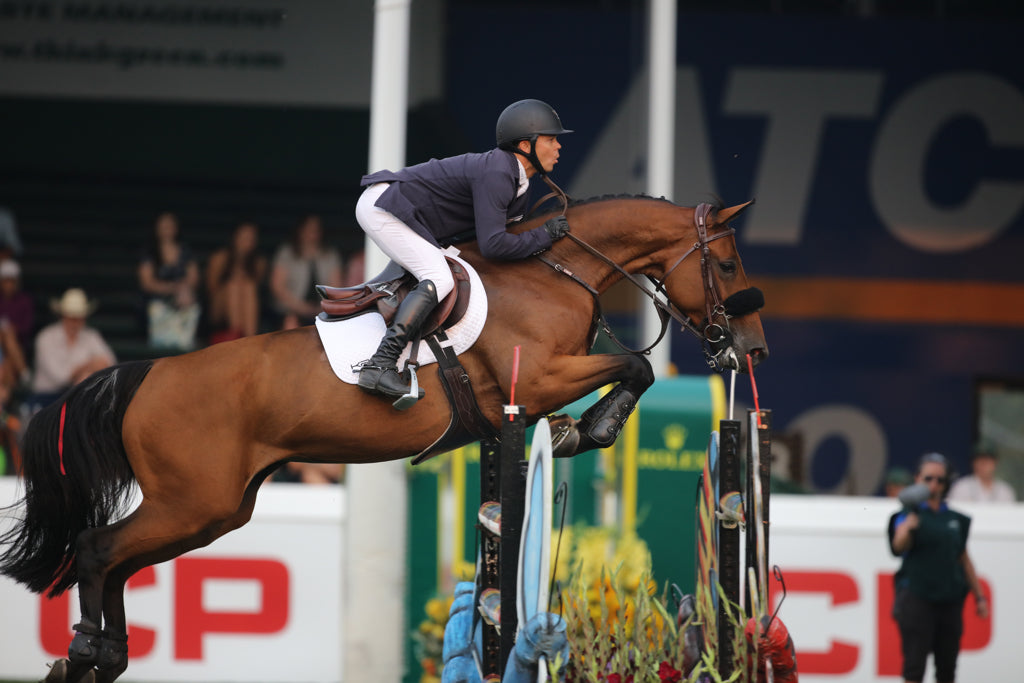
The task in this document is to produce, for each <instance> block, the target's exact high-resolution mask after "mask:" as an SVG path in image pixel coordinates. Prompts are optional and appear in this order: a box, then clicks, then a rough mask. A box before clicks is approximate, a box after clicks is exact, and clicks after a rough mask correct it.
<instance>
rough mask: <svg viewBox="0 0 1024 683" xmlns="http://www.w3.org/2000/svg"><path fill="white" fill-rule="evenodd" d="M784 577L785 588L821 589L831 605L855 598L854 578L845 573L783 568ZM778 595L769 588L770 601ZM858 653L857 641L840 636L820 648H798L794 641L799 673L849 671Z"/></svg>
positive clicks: (792, 591) (798, 591) (856, 598)
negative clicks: (845, 640) (770, 592)
mask: <svg viewBox="0 0 1024 683" xmlns="http://www.w3.org/2000/svg"><path fill="white" fill-rule="evenodd" d="M785 578H786V590H787V591H788V592H790V593H825V594H827V595H828V596H829V598H830V600H831V604H832V607H835V606H836V605H843V604H846V603H849V602H856V601H857V600H858V598H859V591H858V590H857V581H856V580H855V579H854V578H853V577H852V576H850V575H849V574H844V573H841V572H794V571H787V572H786V573H785ZM778 597H779V595H778V593H775V592H773V595H772V601H773V603H774V602H775V601H776V600H777V598H778ZM772 609H774V606H773V607H772ZM859 653H860V648H859V647H857V645H855V644H853V643H847V642H844V641H841V640H832V641H831V642H830V643H829V649H828V650H825V651H824V652H814V651H808V650H801V649H800V643H796V661H797V665H798V666H799V667H800V673H801V674H844V673H849V672H850V671H853V670H854V668H855V667H856V666H857V658H858V656H859Z"/></svg>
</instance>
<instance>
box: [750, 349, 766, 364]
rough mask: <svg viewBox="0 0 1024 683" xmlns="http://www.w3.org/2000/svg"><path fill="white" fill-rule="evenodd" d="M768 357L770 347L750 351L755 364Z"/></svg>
mask: <svg viewBox="0 0 1024 683" xmlns="http://www.w3.org/2000/svg"><path fill="white" fill-rule="evenodd" d="M766 358H768V349H766V348H756V349H751V351H750V360H751V362H752V363H753V364H754V365H758V364H759V363H761V362H762V361H764V360H765V359H766Z"/></svg>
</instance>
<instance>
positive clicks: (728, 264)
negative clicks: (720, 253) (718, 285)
mask: <svg viewBox="0 0 1024 683" xmlns="http://www.w3.org/2000/svg"><path fill="white" fill-rule="evenodd" d="M718 267H719V268H720V269H721V270H722V272H723V273H725V274H726V275H732V274H733V273H735V272H736V262H735V261H722V262H720V263H719V264H718Z"/></svg>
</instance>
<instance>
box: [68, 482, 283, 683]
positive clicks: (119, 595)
mask: <svg viewBox="0 0 1024 683" xmlns="http://www.w3.org/2000/svg"><path fill="white" fill-rule="evenodd" d="M265 474H266V473H261V474H260V475H258V476H257V477H255V478H254V479H253V480H252V481H251V482H250V483H249V485H248V487H247V488H246V490H245V492H244V494H243V495H242V498H241V503H240V504H239V506H238V507H237V508H236V509H235V510H234V511H233V512H231V513H227V511H226V510H225V514H224V515H223V516H221V515H217V516H211V517H207V518H206V519H207V522H206V523H205V525H200V526H198V527H197V526H192V527H191V528H192V529H193V530H194V531H192V532H191V533H188V532H186V533H184V534H181V532H180V531H179V533H178V534H174V533H172V532H171V531H170V530H168V529H167V527H166V526H164V524H165V522H164V520H173V523H174V524H176V525H177V524H180V523H181V522H182V520H181V518H180V516H176V515H175V514H174V512H173V511H169V510H164V511H163V512H162V513H156V512H154V510H153V508H151V507H150V506H147V505H146V503H145V502H144V503H143V506H140V508H139V510H136V512H135V513H133V515H132V516H131V517H129V518H128V519H130V520H132V522H133V525H132V528H131V529H127V528H126V529H125V530H123V531H122V532H121V534H120V537H119V538H118V540H117V544H118V545H122V546H126V547H131V548H132V549H133V550H134V552H133V553H132V555H130V556H129V557H126V558H124V559H122V560H121V561H119V562H116V563H115V564H113V566H110V567H109V568H108V570H107V571H106V579H105V581H104V582H103V589H102V613H103V630H102V632H101V638H100V644H99V652H98V656H97V657H96V658H95V661H94V665H95V677H96V683H113V681H114V680H115V679H117V678H118V676H120V675H121V674H122V673H124V671H125V670H126V669H127V668H128V646H127V642H128V625H127V618H126V615H125V609H124V587H125V583H126V582H127V581H128V579H129V578H130V577H131V576H132V574H134V573H135V572H137V571H138V570H139V569H142V568H143V567H147V566H150V565H153V564H157V563H159V562H164V561H167V560H169V559H172V558H175V557H178V556H180V555H182V554H184V553H186V552H188V551H189V550H193V549H195V548H199V547H202V546H204V545H208V544H210V543H212V542H213V541H214V540H215V539H217V538H219V537H221V536H223V535H224V534H226V533H228V532H229V531H232V530H234V529H237V528H239V527H240V526H242V525H244V524H245V523H246V522H248V521H249V519H250V518H251V517H252V511H253V508H254V507H255V505H256V494H257V493H258V491H259V487H260V484H262V482H263V479H264V476H265ZM144 508H145V509H144ZM179 515H180V511H179ZM128 519H126V520H124V522H127V521H128ZM151 520H155V521H151ZM124 522H119V523H118V525H114V526H115V527H116V526H120V525H121V524H124ZM155 524H159V525H161V526H160V527H159V528H157V527H156V526H155ZM196 529H198V530H196ZM131 530H133V531H134V533H132V534H130V536H131V539H132V540H134V541H135V543H132V542H131V541H130V540H129V539H128V538H127V537H128V536H129V534H128V533H126V532H127V531H131ZM111 531H115V530H114V529H111ZM139 537H145V539H146V540H149V539H154V538H156V539H161V542H160V544H159V545H157V546H153V545H152V543H150V544H149V545H147V544H145V543H142V542H139ZM93 608H94V605H93V603H92V602H91V601H90V602H89V604H88V607H87V606H86V602H85V600H84V599H83V603H82V610H83V612H82V613H83V615H84V614H86V611H85V610H86V609H93ZM72 680H73V679H71V678H68V682H69V683H70V681H72Z"/></svg>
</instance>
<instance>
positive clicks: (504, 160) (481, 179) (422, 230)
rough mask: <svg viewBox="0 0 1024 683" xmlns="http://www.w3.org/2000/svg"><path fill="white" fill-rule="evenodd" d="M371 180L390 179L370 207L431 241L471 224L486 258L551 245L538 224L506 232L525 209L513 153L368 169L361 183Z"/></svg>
mask: <svg viewBox="0 0 1024 683" xmlns="http://www.w3.org/2000/svg"><path fill="white" fill-rule="evenodd" d="M374 183H391V186H390V187H389V188H388V189H387V190H385V191H384V193H383V194H381V196H380V198H379V199H378V200H377V202H376V204H375V205H376V206H377V207H378V208H381V209H384V210H385V211H387V212H388V213H390V214H392V215H394V216H395V217H396V218H398V219H399V220H401V221H402V222H403V223H405V224H406V225H408V226H409V227H410V228H412V230H414V231H415V232H416V233H417V234H419V235H420V236H422V237H423V238H424V239H426V240H427V241H429V242H430V243H432V244H435V245H436V244H438V240H439V239H444V238H447V237H452V236H453V235H457V234H459V233H463V232H466V231H468V230H473V229H474V227H475V229H476V237H477V241H478V242H479V244H480V253H481V254H482V255H483V256H484V257H486V258H490V259H519V258H525V257H526V256H530V255H531V254H535V253H537V252H540V251H544V250H545V249H548V248H550V247H551V238H550V237H549V236H548V233H547V231H546V230H544V228H543V227H538V228H534V229H533V230H528V231H526V232H524V233H521V234H518V235H515V234H512V233H510V232H506V231H505V226H506V225H507V224H508V223H509V222H510V221H512V220H516V219H518V218H520V217H521V216H522V215H523V214H524V213H525V212H526V207H527V195H528V193H524V194H523V196H521V197H517V196H516V192H517V191H518V189H519V164H518V163H517V162H516V158H515V155H514V154H513V153H512V152H506V151H504V150H500V149H492V150H491V151H489V152H484V153H482V154H462V155H459V156H454V157H448V158H446V159H431V160H430V161H427V162H424V163H422V164H416V165H415V166H409V167H407V168H403V169H401V170H400V171H377V172H376V173H371V174H369V175H366V176H363V180H362V183H361V185H362V186H364V187H366V186H368V185H372V184H374Z"/></svg>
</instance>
